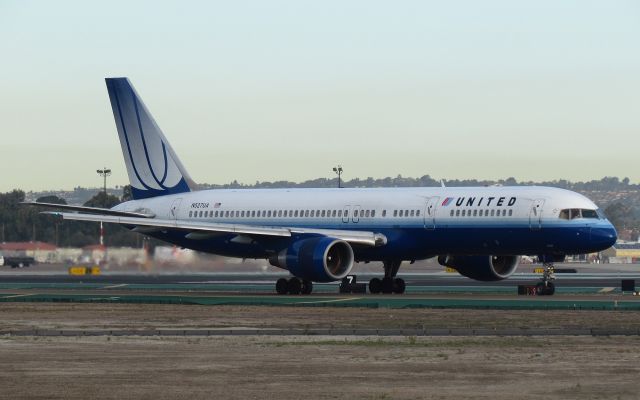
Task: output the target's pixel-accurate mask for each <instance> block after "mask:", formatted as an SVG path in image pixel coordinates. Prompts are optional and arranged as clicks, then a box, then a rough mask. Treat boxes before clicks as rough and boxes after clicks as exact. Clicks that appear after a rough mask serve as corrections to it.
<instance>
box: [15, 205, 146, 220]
mask: <svg viewBox="0 0 640 400" xmlns="http://www.w3.org/2000/svg"><path fill="white" fill-rule="evenodd" d="M21 204H24V205H27V206H36V207H45V208H57V209H60V210H69V211H79V212H84V213H88V214H101V215H111V216H117V217H134V218H153V217H155V215H154V214H148V213H141V212H129V211H116V210H110V209H108V208H98V207H84V206H70V205H68V204H56V203H41V202H37V201H33V202H29V201H25V202H22V203H21Z"/></svg>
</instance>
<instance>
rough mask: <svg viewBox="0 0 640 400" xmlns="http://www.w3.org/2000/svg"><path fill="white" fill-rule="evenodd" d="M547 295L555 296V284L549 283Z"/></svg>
mask: <svg viewBox="0 0 640 400" xmlns="http://www.w3.org/2000/svg"><path fill="white" fill-rule="evenodd" d="M546 292H547V293H546V295H547V296H553V294H554V293H555V292H556V285H554V284H553V282H549V283H547V291H546Z"/></svg>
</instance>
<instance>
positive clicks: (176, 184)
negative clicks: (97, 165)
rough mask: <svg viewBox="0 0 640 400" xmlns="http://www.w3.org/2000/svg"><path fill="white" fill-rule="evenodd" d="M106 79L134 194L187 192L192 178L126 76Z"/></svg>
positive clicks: (137, 195) (159, 194)
mask: <svg viewBox="0 0 640 400" xmlns="http://www.w3.org/2000/svg"><path fill="white" fill-rule="evenodd" d="M106 82H107V89H108V91H109V98H110V99H111V107H112V109H113V116H114V118H115V121H116V126H117V128H118V135H119V137H120V145H121V147H122V153H123V155H124V160H125V164H126V165H127V173H128V175H129V181H130V183H131V186H132V192H133V197H134V198H135V199H142V198H148V197H155V196H161V195H167V194H174V193H184V192H189V191H190V190H191V188H190V185H189V183H191V182H192V181H191V178H190V177H189V175H188V174H187V172H186V171H185V169H184V167H183V166H182V163H181V162H180V160H179V159H178V157H177V156H176V154H175V153H174V151H173V149H172V148H171V146H170V145H169V143H168V142H167V140H166V138H165V137H164V134H163V133H162V131H161V130H160V128H159V127H158V125H157V124H156V122H155V120H154V119H153V117H152V116H151V114H150V113H149V111H148V110H147V108H146V107H145V105H144V103H143V102H142V100H140V97H139V96H138V94H137V93H136V91H135V89H134V88H133V86H131V84H130V83H129V80H128V79H126V78H107V80H106Z"/></svg>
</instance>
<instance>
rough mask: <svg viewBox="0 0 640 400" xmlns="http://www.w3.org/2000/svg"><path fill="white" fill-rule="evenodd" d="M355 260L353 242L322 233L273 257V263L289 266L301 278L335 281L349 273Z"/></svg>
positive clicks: (316, 280)
mask: <svg viewBox="0 0 640 400" xmlns="http://www.w3.org/2000/svg"><path fill="white" fill-rule="evenodd" d="M353 260H354V257H353V249H352V248H351V246H350V245H349V243H347V242H345V241H344V240H340V239H335V238H330V237H324V236H322V237H314V238H309V239H303V240H298V241H297V242H293V244H291V246H289V248H287V249H285V250H283V251H281V252H280V253H279V254H278V255H277V256H275V257H271V258H269V263H271V265H273V266H276V267H279V268H284V269H287V270H289V272H291V273H292V274H293V275H294V276H297V277H298V278H302V279H307V280H310V281H314V282H332V281H338V280H340V279H342V278H344V277H345V276H347V275H348V274H349V272H350V271H351V268H352V267H353Z"/></svg>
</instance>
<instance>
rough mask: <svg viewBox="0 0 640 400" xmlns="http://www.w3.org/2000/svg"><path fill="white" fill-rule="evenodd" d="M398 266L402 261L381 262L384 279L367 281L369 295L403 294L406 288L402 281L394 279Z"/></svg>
mask: <svg viewBox="0 0 640 400" xmlns="http://www.w3.org/2000/svg"><path fill="white" fill-rule="evenodd" d="M400 264H402V261H397V260H394V261H385V262H383V266H384V278H382V279H380V278H373V279H371V280H370V281H369V292H371V294H378V293H385V294H388V293H398V294H402V293H404V290H405V288H406V285H405V283H404V279H402V278H396V275H397V274H398V269H399V268H400Z"/></svg>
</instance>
